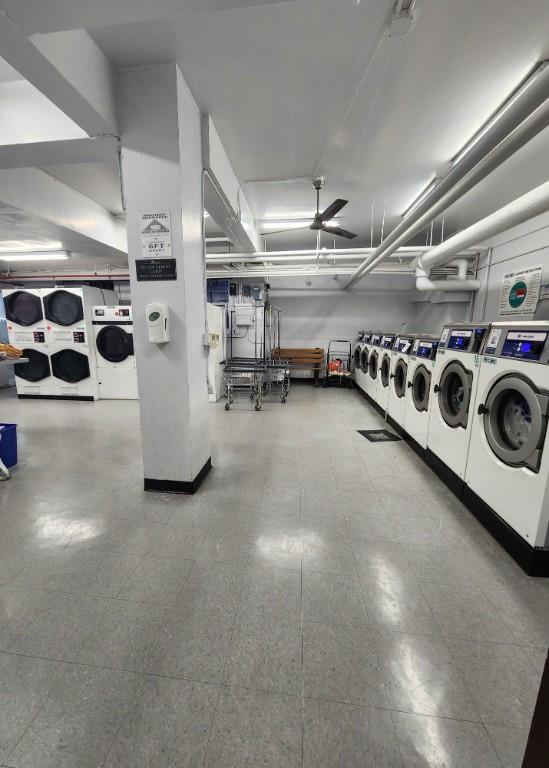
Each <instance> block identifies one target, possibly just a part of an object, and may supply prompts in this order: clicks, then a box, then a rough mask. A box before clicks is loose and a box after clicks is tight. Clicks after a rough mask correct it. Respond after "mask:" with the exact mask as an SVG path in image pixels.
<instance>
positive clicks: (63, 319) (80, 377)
mask: <svg viewBox="0 0 549 768" xmlns="http://www.w3.org/2000/svg"><path fill="white" fill-rule="evenodd" d="M42 296H43V302H44V316H45V319H46V322H47V340H48V345H49V353H50V362H51V370H52V376H53V382H52V384H51V388H50V390H49V391H47V392H46V394H47V395H48V396H49V397H53V398H62V399H66V398H70V399H78V400H97V398H98V396H99V391H98V383H97V365H96V357H95V346H94V343H93V327H92V308H93V306H94V305H96V304H99V303H107V302H110V301H112V303H113V304H114V300H115V294H114V293H113V292H112V291H103V290H101V289H99V288H92V287H89V286H81V287H75V288H72V287H66V288H46V289H44V290H43V294H42Z"/></svg>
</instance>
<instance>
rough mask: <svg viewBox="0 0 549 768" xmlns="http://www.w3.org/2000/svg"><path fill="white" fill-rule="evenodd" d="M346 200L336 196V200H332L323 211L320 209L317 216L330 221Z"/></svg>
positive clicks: (344, 204)
mask: <svg viewBox="0 0 549 768" xmlns="http://www.w3.org/2000/svg"><path fill="white" fill-rule="evenodd" d="M348 202H349V201H348V200H342V199H341V198H339V197H338V198H337V200H334V202H333V203H332V204H331V205H329V206H328V207H327V208H326V210H325V211H322V213H320V214H318V218H319V219H320V220H321V221H330V219H333V218H334V216H336V215H337V214H338V213H339V212H340V210H341V209H342V208H344V207H345V206H346V205H347V203H348Z"/></svg>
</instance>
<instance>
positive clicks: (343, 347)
mask: <svg viewBox="0 0 549 768" xmlns="http://www.w3.org/2000/svg"><path fill="white" fill-rule="evenodd" d="M352 359H353V352H352V344H351V342H350V341H349V340H348V339H331V340H330V341H329V342H328V352H327V354H326V375H325V377H324V386H325V387H329V386H332V385H334V384H335V385H338V386H340V387H341V386H342V387H352V386H353V379H352V374H351V362H352Z"/></svg>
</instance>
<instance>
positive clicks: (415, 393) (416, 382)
mask: <svg viewBox="0 0 549 768" xmlns="http://www.w3.org/2000/svg"><path fill="white" fill-rule="evenodd" d="M430 390H431V373H430V372H429V371H428V370H427V368H426V367H425V366H424V365H418V367H417V368H416V370H415V371H414V378H413V379H412V400H413V401H414V405H415V407H416V411H426V410H427V408H428V407H429V392H430Z"/></svg>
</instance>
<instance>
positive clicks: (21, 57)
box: [0, 0, 117, 136]
mask: <svg viewBox="0 0 549 768" xmlns="http://www.w3.org/2000/svg"><path fill="white" fill-rule="evenodd" d="M1 1H2V0H0V2H1ZM0 51H1V52H2V58H3V59H5V60H6V61H7V62H8V64H10V65H11V66H12V67H14V68H15V69H16V70H17V71H18V72H19V73H20V74H21V75H22V77H24V78H25V80H27V81H28V82H29V83H31V84H32V85H33V86H34V87H35V88H37V89H38V90H39V91H40V92H41V93H43V94H44V96H47V98H48V99H49V100H50V101H51V102H52V103H53V104H55V105H56V106H57V107H59V109H61V111H62V112H64V113H65V114H66V115H67V117H69V118H70V119H71V120H72V121H73V122H74V123H76V125H78V126H79V127H80V128H81V129H82V130H83V131H85V132H86V133H87V134H88V135H90V136H97V135H100V134H104V133H108V134H116V133H117V125H116V116H115V115H116V112H115V98H114V87H113V80H112V76H111V75H112V73H111V68H110V64H109V62H108V60H107V58H106V56H105V55H104V54H103V53H102V51H101V50H100V49H99V47H98V46H97V45H96V44H95V42H94V41H93V40H92V39H91V37H90V36H89V35H88V33H87V32H85V31H84V30H77V31H75V32H64V33H59V34H54V35H36V36H35V37H34V38H33V39H32V40H31V39H29V38H28V37H27V36H26V35H25V34H24V32H22V30H21V29H20V28H19V27H18V26H17V24H16V23H15V22H14V21H12V19H11V18H10V17H9V16H8V15H6V13H3V12H0Z"/></svg>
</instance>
